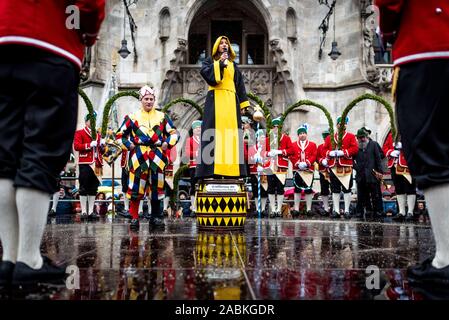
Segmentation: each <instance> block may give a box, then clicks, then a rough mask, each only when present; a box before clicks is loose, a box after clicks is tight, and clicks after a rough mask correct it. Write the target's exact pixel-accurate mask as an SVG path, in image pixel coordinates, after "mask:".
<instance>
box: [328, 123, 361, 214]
mask: <svg viewBox="0 0 449 320" xmlns="http://www.w3.org/2000/svg"><path fill="white" fill-rule="evenodd" d="M348 122H349V119H348V118H346V119H345V123H344V124H342V123H341V117H338V118H337V129H338V128H340V126H341V125H343V126H344V134H343V142H342V145H341V149H340V150H338V149H335V150H333V148H332V144H331V137H330V136H328V137H327V138H326V140H325V142H324V148H325V149H326V157H327V158H328V159H329V160H328V161H327V164H328V166H329V168H330V170H329V173H330V180H331V191H332V203H333V207H334V208H333V213H332V218H339V217H340V208H339V207H340V205H339V204H340V192H342V191H343V199H344V205H345V206H344V210H345V211H344V216H345V218H346V219H349V218H351V215H350V213H349V208H350V205H351V188H352V167H353V157H354V156H355V155H356V154H357V152H359V144H358V143H357V139H356V137H355V135H354V134H352V133H350V132H347V131H346V125H347V124H348ZM333 139H334V141H335V145H336V146H337V141H338V130H337V132H335V133H334V136H333ZM332 168H335V170H337V173H340V172H341V174H342V175H349V174H350V181H349V186H348V188H347V189H346V188H345V186H343V185H342V183H341V182H340V180H339V179H338V178H337V177H336V176H335V174H334V172H333V171H332Z"/></svg>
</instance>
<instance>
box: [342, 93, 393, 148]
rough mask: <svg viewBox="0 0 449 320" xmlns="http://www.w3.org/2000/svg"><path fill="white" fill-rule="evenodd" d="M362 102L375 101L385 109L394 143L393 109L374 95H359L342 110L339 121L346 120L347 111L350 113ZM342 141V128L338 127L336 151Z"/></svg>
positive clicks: (382, 99)
mask: <svg viewBox="0 0 449 320" xmlns="http://www.w3.org/2000/svg"><path fill="white" fill-rule="evenodd" d="M364 100H374V101H377V102H379V103H380V104H382V105H383V106H384V107H385V109H387V111H388V115H389V116H390V126H391V134H392V135H393V140H394V141H396V140H397V130H396V124H395V117H394V112H393V107H392V106H391V105H390V104H389V103H388V101H386V100H385V99H384V98H382V97H379V96H376V95H374V94H370V93H366V94H363V95H361V96H360V97H358V98H355V99H354V100H352V101H351V103H350V104H348V105H347V106H346V108H345V109H344V110H343V113H342V114H341V119H346V117H347V116H348V113H349V111H351V110H352V109H353V108H354V107H355V106H356V105H357V104H358V103H359V102H361V101H364ZM342 140H343V127H340V129H339V130H338V149H340V148H341V144H342Z"/></svg>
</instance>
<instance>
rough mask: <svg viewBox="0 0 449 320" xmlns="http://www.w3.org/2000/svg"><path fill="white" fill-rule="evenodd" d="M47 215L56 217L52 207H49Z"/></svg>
mask: <svg viewBox="0 0 449 320" xmlns="http://www.w3.org/2000/svg"><path fill="white" fill-rule="evenodd" d="M48 217H49V218H53V217H56V211H55V210H53V209H51V210H50V211H49V212H48Z"/></svg>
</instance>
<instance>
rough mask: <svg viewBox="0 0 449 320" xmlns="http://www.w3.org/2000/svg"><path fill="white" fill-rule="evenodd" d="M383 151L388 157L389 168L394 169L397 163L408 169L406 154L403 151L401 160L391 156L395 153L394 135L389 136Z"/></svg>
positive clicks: (400, 156)
mask: <svg viewBox="0 0 449 320" xmlns="http://www.w3.org/2000/svg"><path fill="white" fill-rule="evenodd" d="M382 150H383V152H384V153H385V156H386V157H388V168H392V167H393V166H394V165H395V163H396V162H397V161H398V163H399V165H400V166H401V167H404V168H408V165H407V161H405V156H404V152H403V151H402V150H401V154H400V155H399V158H394V157H391V156H390V154H391V152H392V151H394V145H393V135H392V134H391V132H390V133H389V134H388V136H387V139H386V140H385V143H384V146H383V148H382Z"/></svg>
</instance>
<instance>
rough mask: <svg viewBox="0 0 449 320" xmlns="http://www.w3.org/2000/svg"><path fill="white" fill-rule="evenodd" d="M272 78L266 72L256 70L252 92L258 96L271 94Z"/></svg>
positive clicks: (252, 79) (252, 81)
mask: <svg viewBox="0 0 449 320" xmlns="http://www.w3.org/2000/svg"><path fill="white" fill-rule="evenodd" d="M270 86H271V76H270V73H269V72H268V71H266V70H256V71H253V72H252V75H251V81H250V86H249V87H250V90H251V91H252V92H254V93H255V94H257V95H264V94H268V93H270V91H271V90H270Z"/></svg>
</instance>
